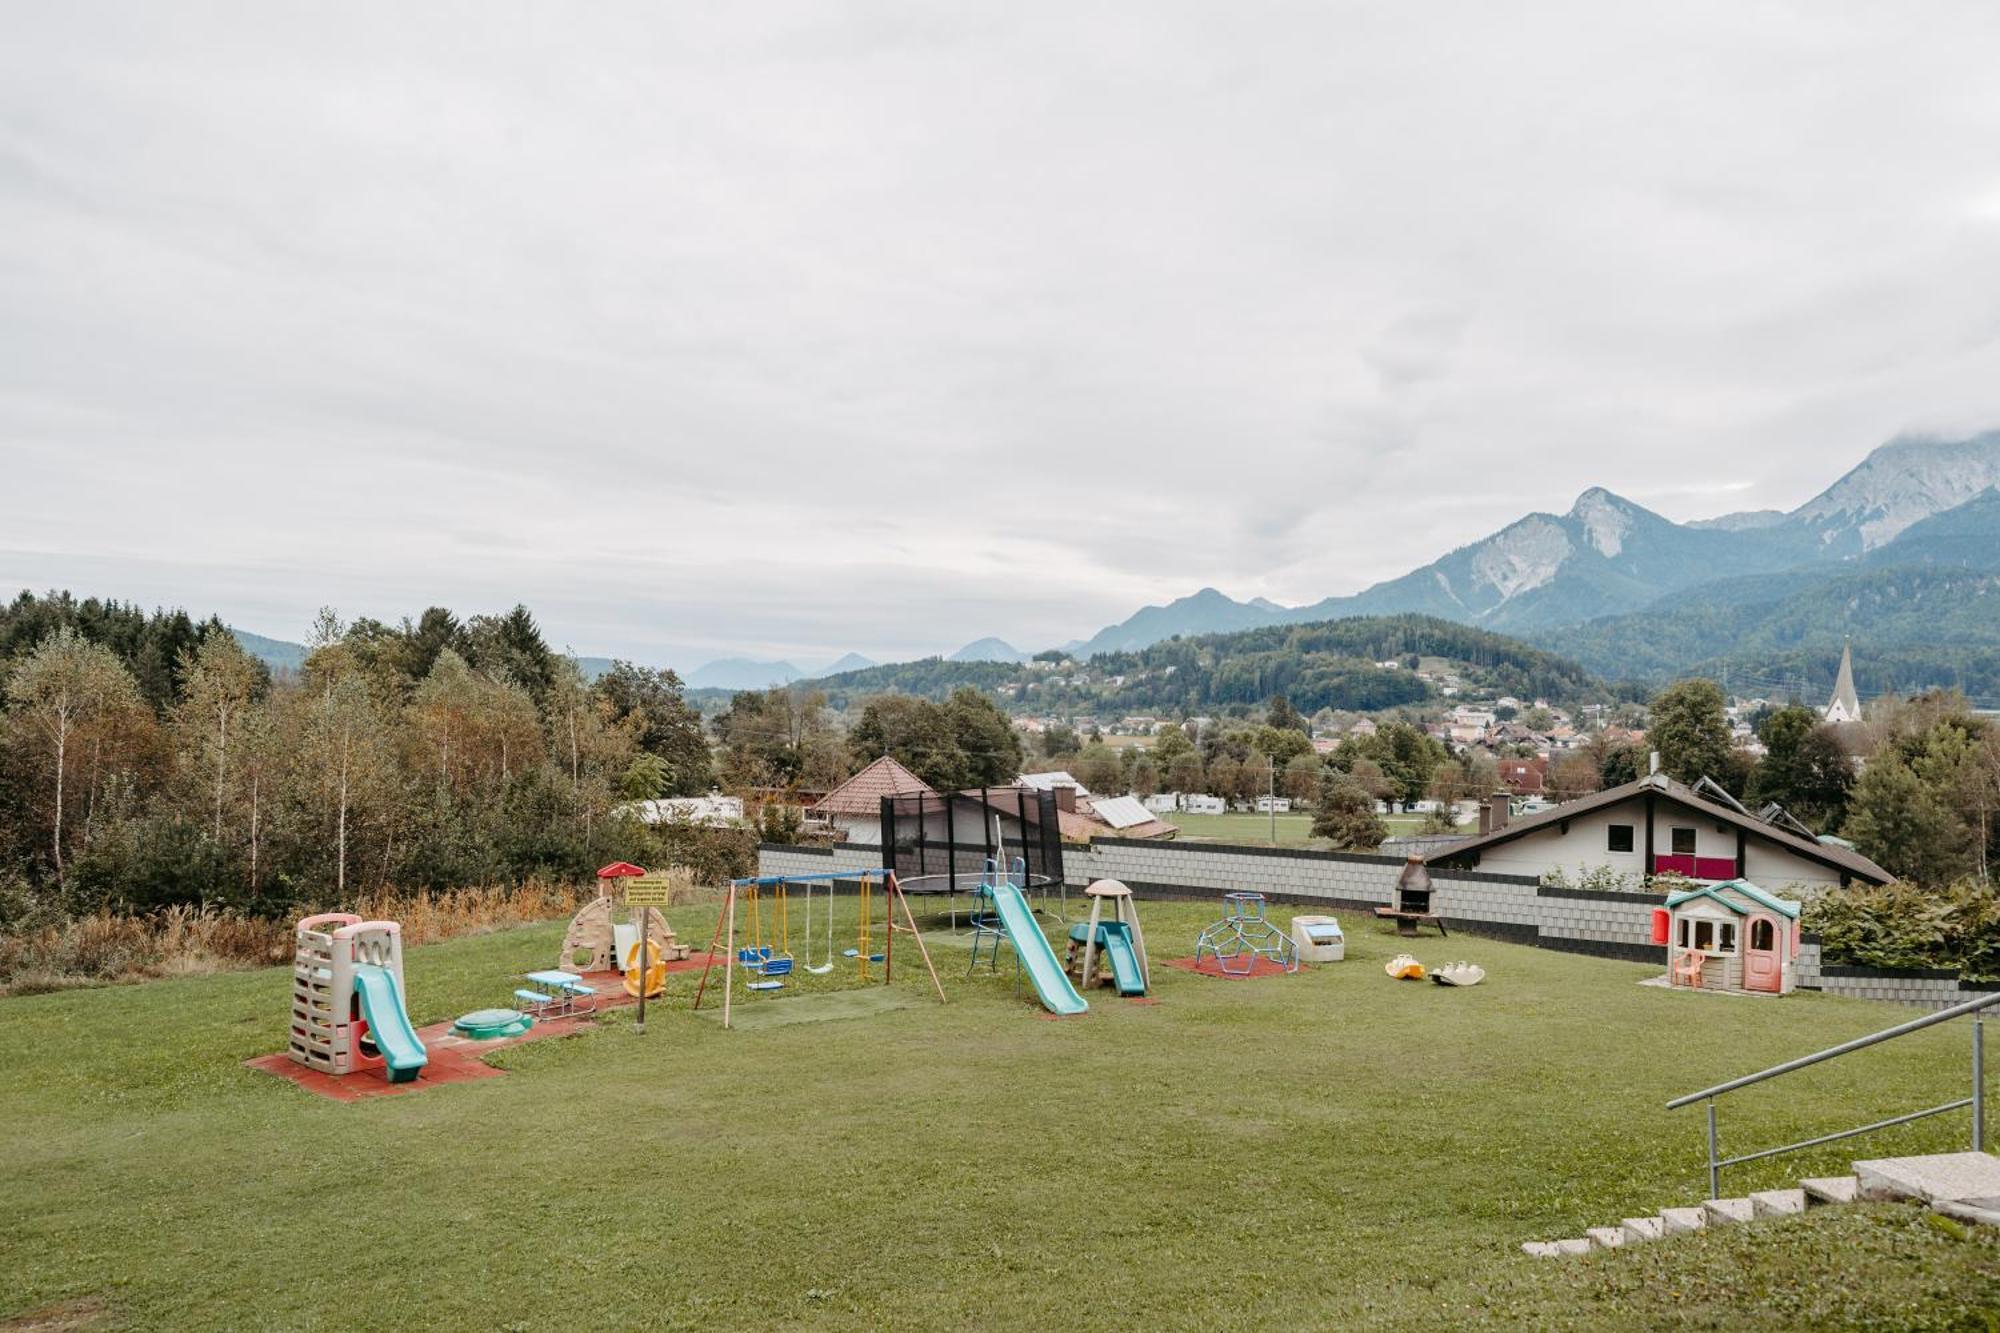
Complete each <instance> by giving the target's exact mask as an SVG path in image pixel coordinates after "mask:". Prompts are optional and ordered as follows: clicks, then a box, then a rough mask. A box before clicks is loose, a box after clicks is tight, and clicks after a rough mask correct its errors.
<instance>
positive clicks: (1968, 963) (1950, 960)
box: [1805, 880, 2000, 981]
mask: <svg viewBox="0 0 2000 1333" xmlns="http://www.w3.org/2000/svg"><path fill="white" fill-rule="evenodd" d="M1805 928H1806V930H1808V931H1810V932H1815V933H1817V934H1818V935H1819V937H1820V947H1821V958H1822V960H1823V961H1825V962H1829V963H1845V964H1848V965H1850V966H1856V967H1942V968H1951V969H1954V970H1955V971H1957V973H1958V974H1959V976H1961V977H1963V978H1965V979H1966V980H1968V981H1993V980H2000V892H1996V891H1995V889H1994V887H1993V885H1991V884H1982V883H1978V882H1976V881H1973V880H1961V881H1959V882H1958V883H1956V884H1953V885H1952V886H1951V887H1949V888H1946V889H1920V888H1918V887H1917V886H1916V885H1914V884H1907V883H1901V882H1898V883H1895V884H1888V885H1884V886H1883V887H1881V888H1873V887H1862V886H1858V885H1857V886H1855V887H1852V888H1846V889H1837V890H1832V891H1829V892H1827V893H1825V894H1822V895H1821V896H1820V897H1819V898H1818V899H1816V900H1815V901H1814V902H1812V903H1811V904H1810V905H1809V906H1808V907H1807V908H1806V912H1805Z"/></svg>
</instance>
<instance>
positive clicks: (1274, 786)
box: [1264, 755, 1278, 847]
mask: <svg viewBox="0 0 2000 1333" xmlns="http://www.w3.org/2000/svg"><path fill="white" fill-rule="evenodd" d="M1264 765H1265V768H1264V771H1265V774H1266V776H1267V777H1269V779H1270V787H1271V800H1270V805H1269V806H1268V807H1267V808H1268V809H1269V810H1270V813H1271V845H1272V846H1273V847H1276V846H1277V845H1278V760H1277V757H1276V756H1275V755H1266V756H1264Z"/></svg>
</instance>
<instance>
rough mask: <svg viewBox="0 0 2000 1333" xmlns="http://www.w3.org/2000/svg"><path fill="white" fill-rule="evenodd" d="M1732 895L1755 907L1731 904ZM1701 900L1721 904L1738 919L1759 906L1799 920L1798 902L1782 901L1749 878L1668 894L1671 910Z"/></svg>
mask: <svg viewBox="0 0 2000 1333" xmlns="http://www.w3.org/2000/svg"><path fill="white" fill-rule="evenodd" d="M1731 894H1734V895H1736V896H1738V897H1742V898H1747V899H1749V900H1750V903H1751V906H1750V907H1745V906H1743V905H1742V904H1741V903H1737V902H1733V901H1731V899H1730V897H1729V895H1731ZM1697 898H1706V899H1709V900H1711V901H1713V902H1718V903H1721V904H1722V905H1723V906H1724V907H1727V908H1728V909H1729V910H1730V911H1732V912H1734V913H1736V915H1738V916H1748V915H1749V914H1750V913H1751V911H1752V910H1754V909H1755V908H1758V907H1761V908H1763V909H1765V910H1766V911H1770V912H1776V913H1777V914H1778V915H1779V916H1783V917H1789V918H1791V919H1793V920H1797V919H1798V915H1799V904H1798V903H1795V902H1793V901H1792V900H1791V899H1789V898H1780V897H1778V896H1777V895H1776V894H1771V893H1766V892H1764V890H1762V889H1760V888H1758V887H1757V886H1756V885H1755V884H1752V883H1751V882H1750V881H1749V880H1747V879H1729V880H1724V881H1723V882H1722V883H1720V884H1704V885H1701V886H1700V887H1699V888H1693V889H1683V890H1681V891H1680V892H1679V893H1670V894H1668V895H1667V906H1668V907H1670V908H1673V907H1680V906H1682V905H1683V904H1686V903H1690V902H1693V901H1694V900H1695V899H1697Z"/></svg>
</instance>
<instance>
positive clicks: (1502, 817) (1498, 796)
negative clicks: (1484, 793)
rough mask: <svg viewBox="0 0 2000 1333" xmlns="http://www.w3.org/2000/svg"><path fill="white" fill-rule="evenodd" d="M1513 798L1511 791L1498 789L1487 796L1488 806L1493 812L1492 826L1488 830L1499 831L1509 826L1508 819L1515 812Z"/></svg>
mask: <svg viewBox="0 0 2000 1333" xmlns="http://www.w3.org/2000/svg"><path fill="white" fill-rule="evenodd" d="M1513 799H1514V798H1513V795H1512V794H1511V793H1509V792H1504V791H1496V792H1494V793H1493V794H1492V795H1491V796H1489V797H1487V798H1486V805H1487V808H1488V809H1490V810H1491V811H1492V812H1493V818H1492V821H1491V824H1492V826H1491V828H1489V829H1488V832H1491V833H1498V832H1499V831H1500V830H1501V829H1503V828H1506V827H1507V820H1508V819H1509V818H1510V817H1511V816H1512V815H1513V813H1514V807H1513V804H1512V802H1513Z"/></svg>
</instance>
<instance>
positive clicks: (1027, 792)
mask: <svg viewBox="0 0 2000 1333" xmlns="http://www.w3.org/2000/svg"><path fill="white" fill-rule="evenodd" d="M882 846H883V847H884V848H885V849H887V851H888V858H889V864H890V865H891V866H892V867H893V868H894V870H895V872H896V879H897V880H898V882H900V883H902V884H904V885H905V886H907V888H908V889H909V891H910V892H913V893H919V892H925V891H929V892H933V893H960V892H963V891H964V890H965V889H966V888H968V887H970V886H971V885H974V884H977V883H978V882H979V876H980V873H981V872H982V871H983V870H984V869H985V865H986V860H987V858H988V857H991V858H993V859H995V860H997V861H999V862H1000V864H1001V865H1003V866H1012V865H1013V863H1014V861H1015V859H1016V858H1019V859H1022V860H1025V861H1026V862H1027V873H1028V884H1033V885H1047V884H1061V883H1062V878H1063V849H1062V829H1061V827H1060V825H1059V824H1058V822H1057V818H1056V798H1055V793H1054V792H1049V791H1038V790H1036V789H1034V788H1032V787H974V788H970V789H968V790H966V791H960V792H946V793H943V794H931V793H925V794H923V795H914V796H884V797H883V798H882ZM1024 887H1026V886H1024Z"/></svg>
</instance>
